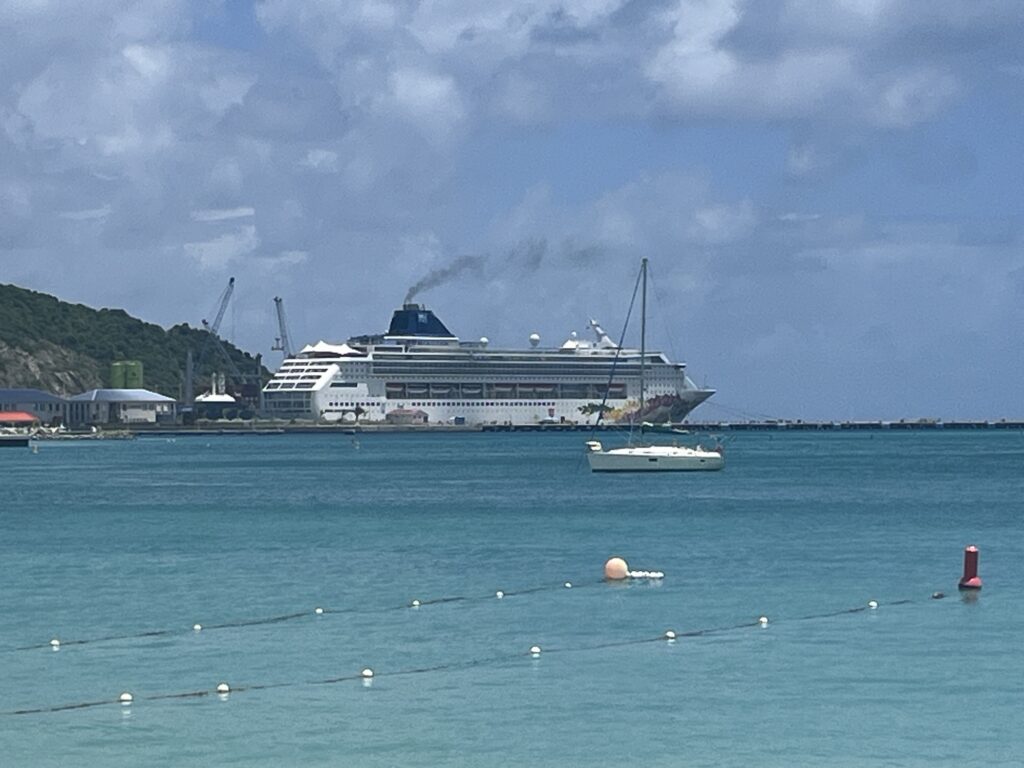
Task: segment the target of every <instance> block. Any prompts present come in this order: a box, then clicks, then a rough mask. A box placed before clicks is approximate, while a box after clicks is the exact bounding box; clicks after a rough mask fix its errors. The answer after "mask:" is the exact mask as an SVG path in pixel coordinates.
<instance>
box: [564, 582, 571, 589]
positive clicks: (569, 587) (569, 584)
mask: <svg viewBox="0 0 1024 768" xmlns="http://www.w3.org/2000/svg"><path fill="white" fill-rule="evenodd" d="M562 586H564V587H565V588H566V589H572V582H571V581H567V582H565V584H563V585H562Z"/></svg>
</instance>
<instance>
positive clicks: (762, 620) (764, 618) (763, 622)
mask: <svg viewBox="0 0 1024 768" xmlns="http://www.w3.org/2000/svg"><path fill="white" fill-rule="evenodd" d="M757 623H758V624H760V625H761V626H762V627H767V626H768V617H767V616H762V617H761V618H759V619H758V620H757Z"/></svg>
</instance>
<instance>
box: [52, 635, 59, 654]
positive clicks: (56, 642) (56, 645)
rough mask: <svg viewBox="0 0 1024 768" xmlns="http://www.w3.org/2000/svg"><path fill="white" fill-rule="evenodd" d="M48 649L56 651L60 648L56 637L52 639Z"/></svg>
mask: <svg viewBox="0 0 1024 768" xmlns="http://www.w3.org/2000/svg"><path fill="white" fill-rule="evenodd" d="M50 647H51V648H53V650H55V651H56V650H57V649H58V648H60V640H58V639H57V638H56V637H55V638H53V640H51V641H50Z"/></svg>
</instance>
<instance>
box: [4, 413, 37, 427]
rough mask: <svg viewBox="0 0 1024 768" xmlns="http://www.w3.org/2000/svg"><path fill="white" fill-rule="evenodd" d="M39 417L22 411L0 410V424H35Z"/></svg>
mask: <svg viewBox="0 0 1024 768" xmlns="http://www.w3.org/2000/svg"><path fill="white" fill-rule="evenodd" d="M37 421H39V419H37V418H36V417H35V416H33V415H32V414H31V413H25V412H24V411H0V424H35V423H36V422H37Z"/></svg>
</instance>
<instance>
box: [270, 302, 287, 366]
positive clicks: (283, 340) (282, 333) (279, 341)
mask: <svg viewBox="0 0 1024 768" xmlns="http://www.w3.org/2000/svg"><path fill="white" fill-rule="evenodd" d="M274 307H275V308H276V309H277V332H278V334H279V335H278V337H277V338H276V339H274V346H273V347H271V349H273V350H274V351H275V352H284V359H285V360H287V359H288V358H289V357H291V356H292V340H291V337H290V336H289V335H288V320H287V318H286V317H285V314H284V299H282V298H281V297H280V296H275V297H274Z"/></svg>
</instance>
